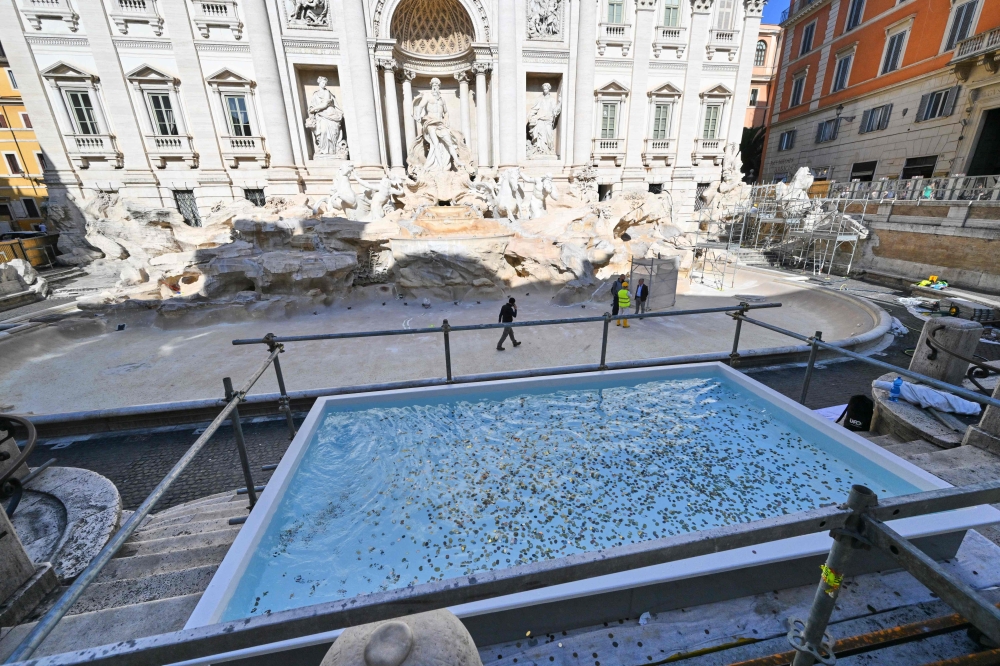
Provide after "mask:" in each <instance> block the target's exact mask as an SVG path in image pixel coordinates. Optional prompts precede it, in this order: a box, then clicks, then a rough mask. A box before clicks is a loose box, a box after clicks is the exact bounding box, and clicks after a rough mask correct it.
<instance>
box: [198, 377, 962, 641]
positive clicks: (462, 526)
mask: <svg viewBox="0 0 1000 666" xmlns="http://www.w3.org/2000/svg"><path fill="white" fill-rule="evenodd" d="M855 483H860V484H863V485H866V486H868V487H870V488H872V489H873V490H874V491H875V492H876V493H878V495H879V496H880V497H887V496H893V495H900V494H907V493H913V492H918V491H920V490H926V489H931V488H936V487H942V486H945V485H947V484H944V483H942V482H941V481H939V480H938V479H936V478H934V477H932V476H930V475H928V474H927V473H925V472H922V471H921V470H919V469H917V468H915V467H913V466H912V465H910V464H908V463H906V462H905V461H902V460H901V459H899V458H897V457H895V456H893V455H891V454H889V453H887V452H886V451H884V450H882V449H881V448H879V447H877V446H874V445H872V444H870V443H869V442H867V441H865V440H863V439H862V438H860V437H857V436H856V435H853V434H851V433H848V432H847V431H845V430H843V429H842V428H840V427H838V426H832V425H830V424H829V423H828V422H826V421H824V420H822V419H819V418H817V417H815V416H813V415H812V414H811V413H810V412H809V411H808V410H805V409H803V408H802V407H801V406H799V405H797V404H795V403H793V402H791V401H789V400H787V399H786V398H784V397H782V396H780V395H778V394H776V393H775V392H773V391H771V390H769V389H767V388H766V387H763V386H762V385H760V384H758V383H757V382H754V381H753V380H750V379H748V378H747V377H745V376H744V375H742V374H740V373H738V372H735V371H733V370H731V369H729V368H728V367H726V366H723V365H720V364H701V365H696V366H686V367H674V368H656V369H645V370H635V371H614V372H603V373H590V374H582V375H571V376H563V377H555V378H541V379H532V380H518V381H510V382H490V383H483V384H473V385H464V386H449V387H442V388H434V389H414V390H404V391H391V392H384V393H378V394H367V395H357V396H344V397H337V398H328V399H323V400H319V401H317V403H316V405H315V406H314V408H313V410H312V412H311V413H310V415H309V417H308V419H307V421H306V423H305V424H304V425H303V427H302V429H301V430H300V432H299V434H298V436H297V437H296V439H295V441H294V442H293V443H292V445H291V447H290V449H289V451H288V453H287V454H286V455H285V457H284V459H283V460H282V462H281V465H280V466H279V468H278V469H277V470H276V472H275V474H274V477H273V478H272V480H271V481H270V483H269V484H268V486H267V489H266V490H265V491H264V493H263V495H262V497H261V499H260V503H259V504H258V506H257V508H256V509H255V510H254V511H253V512H252V514H251V516H250V518H249V520H248V521H247V524H246V526H245V527H244V528H243V530H242V531H241V533H240V535H239V537H238V538H237V540H236V542H235V543H234V544H233V547H232V548H231V550H230V552H229V554H228V555H227V556H226V559H225V561H224V562H223V564H222V566H221V567H220V569H219V571H218V573H217V574H216V576H215V578H214V579H213V581H212V583H211V585H210V586H209V588H208V590H207V591H206V593H205V595H204V597H203V598H202V600H201V603H200V604H199V606H198V608H197V609H196V611H195V613H194V615H193V616H192V618H191V621H190V622H189V623H188V626H197V625H200V624H207V623H211V622H217V621H224V620H233V619H239V618H244V617H253V616H257V615H261V614H266V613H269V612H275V611H280V610H285V609H289V608H294V607H298V606H305V605H310V604H316V603H321V602H326V601H334V600H339V599H344V598H349V597H353V596H356V595H359V594H366V593H370V592H377V591H381V590H388V589H393V588H397V587H402V586H406V585H410V584H418V583H426V582H430V581H434V580H441V579H445V578H450V577H455V576H460V575H467V574H472V573H474V572H476V571H481V570H490V569H497V568H504V567H509V566H514V565H518V564H523V563H528V562H533V561H537V560H541V559H547V558H558V557H562V556H565V555H569V554H573V553H579V552H584V551H592V550H600V549H603V548H608V547H612V546H619V545H623V544H628V543H634V542H637V541H643V540H648V539H656V538H660V537H664V536H670V535H675V534H680V533H685V532H692V531H696V530H701V529H707V528H711V527H717V526H720V525H727V524H733V523H738V522H748V521H753V520H757V519H760V518H765V517H770V516H776V515H781V514H786V513H795V512H799V511H803V510H806V509H811V508H816V507H819V506H825V505H829V504H832V503H839V502H841V501H843V499H844V498H845V497H846V496H847V492H848V490H849V489H850V487H851V485H852V484H855ZM976 511H978V509H970V510H966V511H964V512H961V511H959V512H951V513H950V514H948V518H947V519H946V520H944V521H943V522H942V520H941V517H940V516H939V517H937V518H938V520H937V521H936V522H935V523H933V524H932V523H930V522H928V521H926V520H924V521H923V526H922V527H921V521H920V520H916V519H914V520H911V521H899V522H900V525H901V526H902V527H901V529H903V530H907V529H909V530H910V531H911V534H910V535H909V536H919V535H924V534H932V533H941V532H956V531H958V530H962V529H965V528H966V527H968V526H969V524H970V521H971V522H972V523H976V521H977V520H980V518H977V517H976V516H975V515H974V514H975V512H976ZM827 539H828V538H827V537H826V536H825V535H811V536H809V537H801V538H798V539H789V540H786V541H784V542H776V543H775V544H766V546H771V547H770V548H768V547H760V548H757V549H755V550H754V551H753V553H752V554H751V555H750V557H749V560H750V562H749V563H748V564H750V565H753V564H755V563H757V561H758V560H757V559H755V558H759V562H760V563H764V562H767V561H772V560H775V559H780V558H781V557H785V558H787V559H795V558H797V557H798V558H801V557H803V556H805V555H806V554H807V553H812V552H813V551H815V552H823V551H825V550H826V549H827V547H828V546H827V545H826V543H828V541H827ZM729 555H730V554H728V553H721V554H719V556H723V557H722V558H721V560H720V561H717V562H714V563H713V562H711V561H709V560H711V558H713V557H714V558H716V559H717V560H719V557H718V556H709V557H708V558H694V560H692V561H687V562H682V563H672V564H668V565H661V566H659V567H649V568H647V569H644V570H639V571H637V572H625V574H619V575H616V576H604V577H601V578H599V579H592V580H590V581H581V582H578V583H574V584H571V585H567V586H555V587H552V588H547V589H544V590H538V591H536V592H532V593H525V594H526V595H527V596H525V595H511V597H510V598H505V599H506V601H504V600H503V599H501V600H490V601H488V602H479V603H478V604H468V605H467V606H469V607H474V608H466V609H465V610H466V611H467V612H470V613H488V612H489V611H490V609H491V608H493V609H496V608H500V607H505V608H506V607H509V604H511V603H516V600H514V599H513V598H514V597H519V598H520V602H521V603H531V604H539V603H542V604H544V603H550V602H552V601H553V600H555V599H558V598H560V595H562V597H565V598H578V597H580V596H586V595H587V594H588V593H598V592H599V593H606V592H608V591H609V590H611V589H619V588H622V587H636V586H643V585H650V584H655V583H661V582H663V581H664V580H666V579H669V578H670V577H671V576H681V577H684V576H691V575H704V573H705V572H706V571H708V570H710V569H712V568H713V567H715V568H716V569H718V568H719V566H720V563H722V562H723V561H724V560H725V556H729ZM743 561H744V563H747V562H746V559H744V560H743ZM723 566H725V565H723ZM706 567H707V569H706ZM729 567H730V568H731V567H732V565H729ZM588 590H589V592H588ZM504 604H508V605H507V606H505V605H504Z"/></svg>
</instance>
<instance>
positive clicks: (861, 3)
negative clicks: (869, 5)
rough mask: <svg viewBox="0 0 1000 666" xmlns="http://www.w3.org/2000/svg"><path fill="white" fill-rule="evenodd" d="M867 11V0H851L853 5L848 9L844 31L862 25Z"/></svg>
mask: <svg viewBox="0 0 1000 666" xmlns="http://www.w3.org/2000/svg"><path fill="white" fill-rule="evenodd" d="M864 13H865V0H851V7H850V9H848V11H847V25H846V26H845V27H844V32H847V31H848V30H853V29H854V28H856V27H858V26H859V25H861V19H862V17H863V16H864Z"/></svg>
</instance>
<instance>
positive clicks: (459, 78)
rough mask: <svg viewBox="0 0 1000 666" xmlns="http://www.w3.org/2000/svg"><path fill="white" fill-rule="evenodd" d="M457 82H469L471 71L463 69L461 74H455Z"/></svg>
mask: <svg viewBox="0 0 1000 666" xmlns="http://www.w3.org/2000/svg"><path fill="white" fill-rule="evenodd" d="M455 80H456V81H468V80H469V70H467V69H463V70H462V71H461V72H455Z"/></svg>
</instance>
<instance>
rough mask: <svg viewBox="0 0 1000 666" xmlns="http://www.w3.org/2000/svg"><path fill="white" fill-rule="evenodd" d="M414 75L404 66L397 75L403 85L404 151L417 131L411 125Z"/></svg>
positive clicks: (407, 149) (411, 142) (414, 137)
mask: <svg viewBox="0 0 1000 666" xmlns="http://www.w3.org/2000/svg"><path fill="white" fill-rule="evenodd" d="M416 76H417V73H416V72H414V71H413V70H412V69H406V68H405V67H404V68H403V71H402V72H400V77H399V80H400V83H401V84H402V86H403V136H405V137H406V145H405V146H403V152H404V153H405V152H407V151H409V150H410V146H412V145H413V141H414V139H416V138H417V132H416V129H415V128H414V126H413V79H415V78H416Z"/></svg>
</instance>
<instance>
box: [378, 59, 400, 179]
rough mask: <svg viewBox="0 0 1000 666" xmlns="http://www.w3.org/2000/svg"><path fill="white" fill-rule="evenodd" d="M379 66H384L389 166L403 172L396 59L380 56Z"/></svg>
mask: <svg viewBox="0 0 1000 666" xmlns="http://www.w3.org/2000/svg"><path fill="white" fill-rule="evenodd" d="M377 64H378V66H379V67H381V68H382V74H383V80H384V85H385V124H386V133H387V134H388V135H389V166H390V167H392V170H393V171H394V172H395V173H398V174H402V172H403V146H402V137H400V135H399V103H398V102H397V100H396V74H395V70H396V67H397V64H396V61H395V60H393V59H392V58H379V60H378V62H377Z"/></svg>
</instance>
